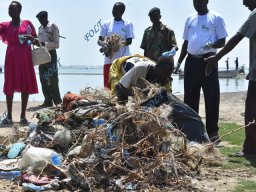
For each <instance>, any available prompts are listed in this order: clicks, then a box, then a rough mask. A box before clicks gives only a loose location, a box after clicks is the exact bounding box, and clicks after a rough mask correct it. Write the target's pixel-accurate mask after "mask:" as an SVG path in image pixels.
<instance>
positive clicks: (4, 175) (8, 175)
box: [0, 171, 21, 180]
mask: <svg viewBox="0 0 256 192" xmlns="http://www.w3.org/2000/svg"><path fill="white" fill-rule="evenodd" d="M20 176H21V172H20V171H0V179H9V180H13V179H15V178H16V177H20Z"/></svg>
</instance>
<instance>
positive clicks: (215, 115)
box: [184, 55, 220, 138]
mask: <svg viewBox="0 0 256 192" xmlns="http://www.w3.org/2000/svg"><path fill="white" fill-rule="evenodd" d="M206 66H207V63H206V62H205V61H204V58H203V57H202V58H196V57H193V56H191V55H188V56H187V58H186V63H185V70H184V102H185V103H186V104H187V105H189V106H190V107H191V108H192V109H194V110H195V111H196V112H197V113H198V112H199V101H200V92H201V88H202V90H203V94H204V100H205V112H206V130H207V133H208V135H209V137H210V138H211V137H213V136H216V135H217V134H218V130H219V127H218V120H219V104H220V86H219V77H218V68H217V67H216V68H215V69H214V70H213V71H212V73H211V74H210V75H209V76H205V69H206Z"/></svg>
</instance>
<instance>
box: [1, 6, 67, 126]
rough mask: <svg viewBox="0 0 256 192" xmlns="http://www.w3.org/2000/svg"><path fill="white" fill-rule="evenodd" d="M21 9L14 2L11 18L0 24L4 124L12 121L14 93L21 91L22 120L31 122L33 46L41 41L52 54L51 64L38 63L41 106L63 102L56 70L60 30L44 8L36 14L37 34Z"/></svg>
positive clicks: (35, 90) (35, 89)
mask: <svg viewBox="0 0 256 192" xmlns="http://www.w3.org/2000/svg"><path fill="white" fill-rule="evenodd" d="M21 10H22V5H21V3H20V2H18V1H12V2H11V3H10V5H9V11H8V13H9V16H10V17H11V21H8V22H2V23H0V39H1V40H2V41H3V43H6V44H7V50H6V57H5V65H4V94H5V95H6V104H7V116H6V117H5V118H4V119H3V120H2V122H1V123H2V124H11V123H12V104H13V94H14V92H21V115H20V123H22V124H27V123H28V120H27V118H26V108H27V103H28V98H29V94H35V93H38V87H37V81H36V75H35V70H34V65H33V62H32V52H31V45H32V44H33V45H36V46H38V47H39V46H40V44H39V41H40V43H41V45H42V46H44V47H46V49H47V50H48V51H49V53H50V55H51V61H50V62H49V63H46V64H43V65H40V66H39V75H40V82H41V85H42V92H43V94H44V98H45V100H44V103H43V104H42V105H41V107H50V106H53V103H54V104H55V105H58V104H61V103H62V99H61V96H60V92H59V86H58V81H59V80H58V72H57V70H54V69H56V68H57V53H56V49H57V48H59V29H58V27H57V26H56V24H53V23H51V22H49V21H48V13H47V12H46V11H41V12H39V13H38V14H37V15H36V17H37V19H38V21H39V22H40V24H41V26H40V28H39V29H38V33H36V30H35V28H34V25H33V24H32V22H31V21H29V20H22V19H21V18H20V14H21ZM49 70H51V75H48V72H49ZM46 74H47V75H46Z"/></svg>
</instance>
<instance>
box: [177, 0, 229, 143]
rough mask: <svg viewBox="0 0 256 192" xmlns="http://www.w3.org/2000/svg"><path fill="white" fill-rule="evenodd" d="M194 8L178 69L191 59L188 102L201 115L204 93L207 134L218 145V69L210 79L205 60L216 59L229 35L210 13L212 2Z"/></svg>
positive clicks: (201, 1) (201, 2)
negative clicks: (209, 5)
mask: <svg viewBox="0 0 256 192" xmlns="http://www.w3.org/2000/svg"><path fill="white" fill-rule="evenodd" d="M193 4H194V8H195V10H196V13H194V14H193V15H191V16H190V17H188V19H187V21H186V23H185V28H184V33H183V39H184V43H183V45H182V50H181V53H180V57H179V59H178V64H177V66H180V63H182V61H183V59H184V58H185V57H186V56H187V57H186V63H185V69H184V74H185V75H184V102H185V103H186V104H187V105H189V106H190V107H191V108H192V109H194V110H195V111H196V112H197V113H198V112H199V101H200V92H201V89H202V90H203V93H204V100H205V112H206V129H207V133H208V135H209V137H210V139H211V141H212V142H215V141H216V142H217V141H220V140H219V136H218V130H219V127H218V120H219V104H220V86H219V78H218V68H217V67H216V68H215V69H214V71H213V72H212V73H211V75H209V76H206V75H205V69H206V66H207V62H206V61H205V58H207V57H209V56H211V55H215V54H216V52H217V48H221V47H223V46H224V45H225V40H226V37H227V31H226V28H225V23H224V20H223V18H222V17H221V16H220V15H219V14H217V13H215V12H213V11H211V10H209V9H208V7H207V5H208V0H193ZM175 71H177V70H175Z"/></svg>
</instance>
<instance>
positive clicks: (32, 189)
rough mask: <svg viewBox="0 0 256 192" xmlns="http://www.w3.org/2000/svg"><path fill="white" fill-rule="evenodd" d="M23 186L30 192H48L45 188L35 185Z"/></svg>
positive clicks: (23, 184)
mask: <svg viewBox="0 0 256 192" xmlns="http://www.w3.org/2000/svg"><path fill="white" fill-rule="evenodd" d="M22 186H23V188H24V189H25V190H30V191H45V190H46V189H45V188H44V187H43V186H38V185H34V184H33V183H22Z"/></svg>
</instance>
